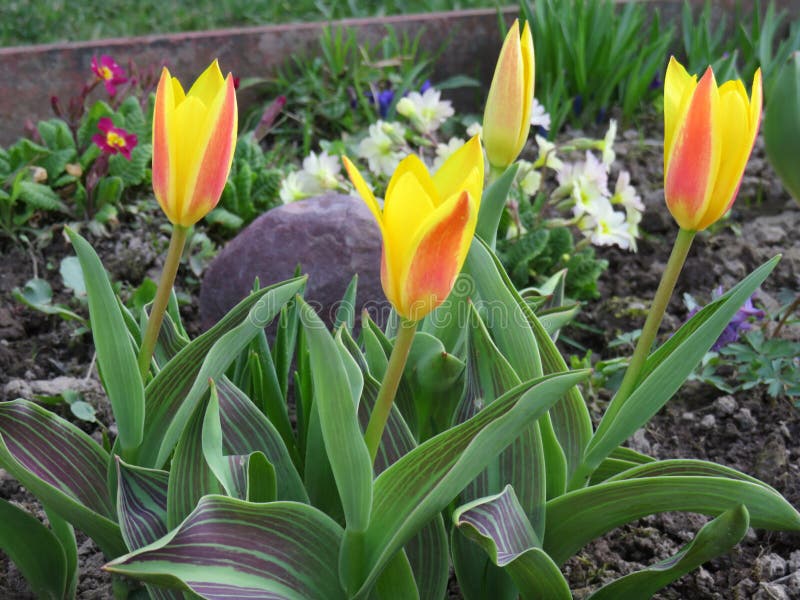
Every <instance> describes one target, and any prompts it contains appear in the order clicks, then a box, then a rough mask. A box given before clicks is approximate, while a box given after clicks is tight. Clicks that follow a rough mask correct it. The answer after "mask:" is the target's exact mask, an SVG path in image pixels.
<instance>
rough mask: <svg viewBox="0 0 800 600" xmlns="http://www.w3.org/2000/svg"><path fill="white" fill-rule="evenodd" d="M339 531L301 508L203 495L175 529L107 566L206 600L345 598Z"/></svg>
mask: <svg viewBox="0 0 800 600" xmlns="http://www.w3.org/2000/svg"><path fill="white" fill-rule="evenodd" d="M342 533H343V532H342V528H341V527H340V526H339V525H337V524H336V523H335V522H334V521H333V520H332V519H330V518H329V517H327V516H326V515H325V514H324V513H322V512H320V511H319V510H317V509H315V508H313V507H311V506H308V505H306V504H299V503H296V502H270V503H266V504H253V503H249V502H243V501H241V500H236V499H233V498H228V497H225V496H206V497H204V498H203V499H201V500H200V502H199V503H198V505H197V508H196V509H195V510H194V511H192V513H191V514H190V515H189V516H188V517H187V518H186V520H185V521H184V522H183V523H181V524H180V526H179V527H177V528H176V529H175V530H173V531H172V532H170V533H169V534H167V535H166V536H165V537H163V538H162V539H160V540H158V541H157V542H155V543H153V544H150V545H149V546H146V547H144V548H142V549H140V550H137V551H135V552H131V553H130V554H128V555H126V556H123V557H121V558H118V559H116V560H114V561H112V562H110V563H109V564H107V565H106V566H105V567H104V568H105V569H106V570H107V571H110V572H112V573H116V574H120V575H124V576H126V577H131V578H133V579H137V580H140V581H145V582H148V583H153V584H156V585H162V586H170V587H176V588H180V589H183V590H186V591H191V592H193V593H195V594H198V595H200V596H202V597H204V598H207V599H209V600H217V599H219V600H223V599H225V600H230V598H258V599H288V600H337V599H344V598H345V595H344V591H343V590H342V588H341V586H340V584H339V576H338V560H339V547H340V545H341V541H342Z"/></svg>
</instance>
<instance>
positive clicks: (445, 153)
mask: <svg viewBox="0 0 800 600" xmlns="http://www.w3.org/2000/svg"><path fill="white" fill-rule="evenodd" d="M463 145H464V140H462V139H461V138H457V137H452V138H450V140H449V141H448V142H447V143H446V144H436V158H435V159H433V166H432V167H431V171H433V172H434V173H435V172H436V171H438V170H439V167H441V166H442V165H443V164H444V161H446V160H447V159H448V158H450V157H451V156H452V155H453V153H454V152H455V151H456V150H458V149H459V148H461V146H463Z"/></svg>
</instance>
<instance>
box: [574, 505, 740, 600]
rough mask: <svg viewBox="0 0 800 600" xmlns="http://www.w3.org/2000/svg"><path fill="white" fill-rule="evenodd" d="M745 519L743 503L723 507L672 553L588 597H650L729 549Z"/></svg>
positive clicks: (633, 599) (602, 599)
mask: <svg viewBox="0 0 800 600" xmlns="http://www.w3.org/2000/svg"><path fill="white" fill-rule="evenodd" d="M749 522H750V517H749V514H748V513H747V509H746V508H745V507H744V505H739V506H736V507H734V508H731V509H729V510H726V511H725V512H724V513H722V514H721V515H720V516H718V517H717V518H716V519H714V520H713V521H711V522H710V523H706V524H705V525H704V526H703V528H702V529H701V530H700V531H699V532H698V533H697V535H696V536H695V538H694V539H693V540H692V541H691V542H690V543H689V544H687V545H686V546H684V547H683V548H681V550H680V551H679V552H678V553H677V554H676V555H675V556H671V557H670V558H668V559H666V560H663V561H661V562H658V563H656V564H654V565H651V566H650V567H647V568H646V569H642V570H641V571H636V572H635V573H630V574H629V575H625V576H624V577H620V578H619V579H617V580H616V581H612V582H611V583H609V584H607V585H605V586H603V587H602V588H600V589H599V590H597V591H596V592H595V593H594V594H592V595H591V596H589V600H638V599H639V598H650V597H652V596H653V595H654V594H655V593H656V592H657V591H658V590H660V589H661V588H664V587H666V586H667V585H669V584H670V583H672V582H673V581H675V580H676V579H678V578H680V577H683V576H684V575H685V574H686V573H688V572H689V571H693V570H694V569H696V568H697V567H699V566H700V565H702V564H703V563H705V562H708V561H709V560H711V559H713V558H716V557H717V556H721V555H723V554H725V553H727V552H728V551H730V549H731V548H733V547H734V546H735V545H736V544H738V543H739V541H740V540H741V539H742V538H743V537H744V534H745V533H747V526H748V524H749Z"/></svg>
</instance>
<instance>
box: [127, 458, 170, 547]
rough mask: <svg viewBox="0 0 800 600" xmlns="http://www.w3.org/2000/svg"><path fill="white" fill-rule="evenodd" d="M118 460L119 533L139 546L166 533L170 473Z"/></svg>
mask: <svg viewBox="0 0 800 600" xmlns="http://www.w3.org/2000/svg"><path fill="white" fill-rule="evenodd" d="M116 460H117V515H118V518H119V525H120V529H121V530H122V537H123V539H124V540H125V543H126V544H127V545H128V549H130V550H138V549H139V548H141V547H143V546H146V545H147V544H150V543H152V542H154V541H156V540H157V539H158V538H160V537H162V536H164V535H165V534H166V533H167V485H168V481H169V473H167V472H166V471H160V470H158V469H146V468H144V467H137V466H134V465H129V464H126V463H125V462H123V461H122V460H121V459H120V458H119V457H116Z"/></svg>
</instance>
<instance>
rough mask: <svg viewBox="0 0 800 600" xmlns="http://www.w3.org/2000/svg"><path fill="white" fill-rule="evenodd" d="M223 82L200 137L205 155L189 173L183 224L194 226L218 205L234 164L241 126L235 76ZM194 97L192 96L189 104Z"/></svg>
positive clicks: (199, 147)
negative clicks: (238, 128) (238, 130)
mask: <svg viewBox="0 0 800 600" xmlns="http://www.w3.org/2000/svg"><path fill="white" fill-rule="evenodd" d="M222 83H223V85H222V87H221V88H220V89H219V90H218V92H217V96H216V97H215V98H214V100H213V102H212V103H211V104H210V105H208V108H207V112H206V115H205V119H204V122H203V124H202V127H201V128H200V135H199V136H198V137H197V144H198V146H197V147H198V149H199V150H200V151H201V152H202V154H201V158H200V159H199V160H197V161H195V163H194V169H193V172H192V171H188V172H189V173H191V175H190V177H189V179H188V181H187V189H186V202H185V204H184V206H183V207H181V208H182V214H181V217H182V222H181V225H185V226H188V225H194V224H195V223H196V222H197V221H199V220H200V219H202V218H203V216H205V215H206V214H207V213H208V212H209V211H210V210H211V209H212V208H214V206H216V204H217V202H219V198H220V196H221V195H222V190H223V189H224V188H225V182H226V181H227V179H228V173H229V172H230V168H231V163H232V162H233V152H234V148H235V146H236V133H237V125H238V111H237V106H236V91H235V89H234V86H233V76H232V75H228V77H227V79H226V80H224V81H223V82H222ZM195 85H196V84H195ZM192 87H194V86H192ZM193 98H194V96H192V95H191V94H189V95H188V96H187V97H186V102H187V103H188V102H189V101H190V100H192V99H193ZM189 186H191V188H190V187H189Z"/></svg>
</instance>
